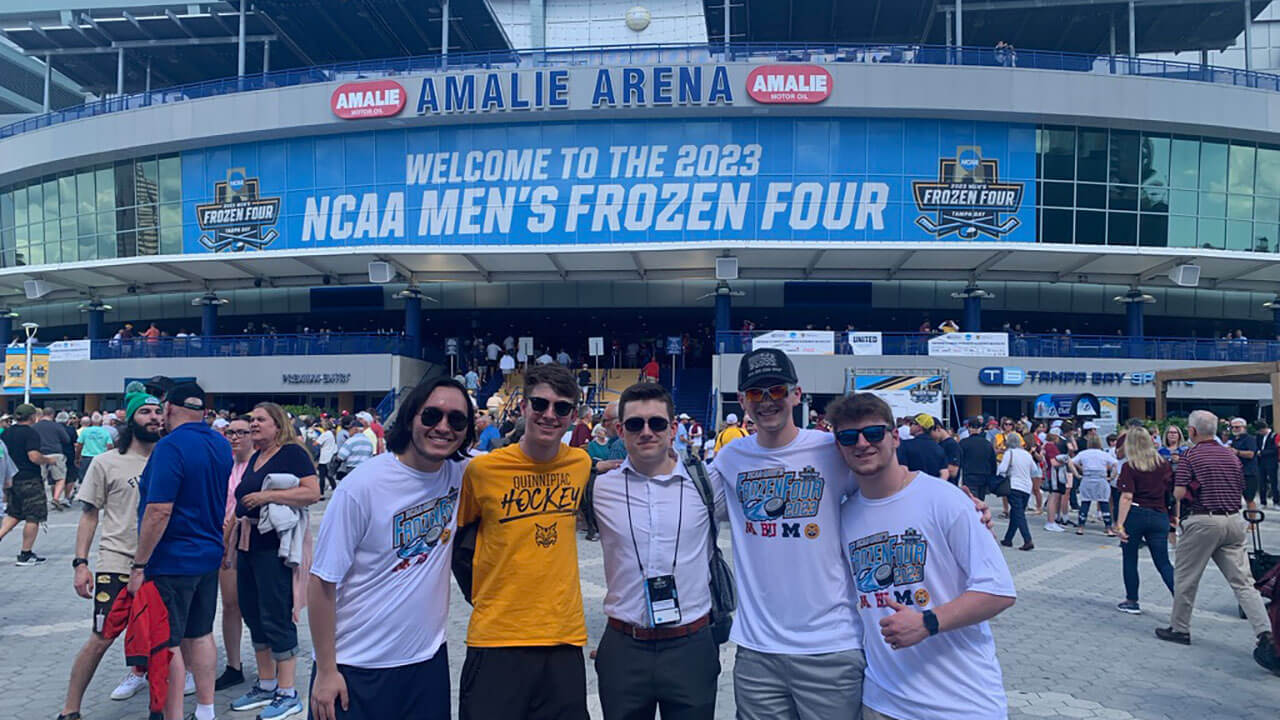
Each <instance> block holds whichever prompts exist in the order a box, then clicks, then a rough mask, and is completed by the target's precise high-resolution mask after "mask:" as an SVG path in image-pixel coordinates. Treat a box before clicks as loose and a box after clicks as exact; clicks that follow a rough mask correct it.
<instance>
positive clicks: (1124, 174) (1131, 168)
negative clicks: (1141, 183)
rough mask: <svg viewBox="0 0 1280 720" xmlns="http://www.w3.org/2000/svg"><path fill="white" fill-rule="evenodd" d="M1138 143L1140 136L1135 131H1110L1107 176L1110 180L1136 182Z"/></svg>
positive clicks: (1139, 160)
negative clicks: (1109, 160) (1108, 169)
mask: <svg viewBox="0 0 1280 720" xmlns="http://www.w3.org/2000/svg"><path fill="white" fill-rule="evenodd" d="M1140 145H1141V142H1140V138H1139V137H1138V133H1136V132H1128V131H1124V130H1112V131H1111V163H1110V172H1109V173H1108V178H1107V179H1108V180H1109V181H1110V182H1113V183H1120V184H1122V185H1137V184H1138V166H1139V164H1140V162H1141V157H1140V156H1141V152H1140V150H1139V147H1140Z"/></svg>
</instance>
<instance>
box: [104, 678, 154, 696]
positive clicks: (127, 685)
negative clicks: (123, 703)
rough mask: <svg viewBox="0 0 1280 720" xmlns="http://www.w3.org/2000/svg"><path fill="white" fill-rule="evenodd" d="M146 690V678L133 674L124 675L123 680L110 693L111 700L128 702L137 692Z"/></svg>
mask: <svg viewBox="0 0 1280 720" xmlns="http://www.w3.org/2000/svg"><path fill="white" fill-rule="evenodd" d="M146 689H147V676H146V675H138V674H135V673H133V672H127V673H125V674H124V679H123V680H121V681H120V684H119V685H117V686H116V689H115V690H112V691H111V699H112V700H128V699H129V698H131V697H133V696H134V695H137V694H138V693H139V692H141V691H143V690H146Z"/></svg>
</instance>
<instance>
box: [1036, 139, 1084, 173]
mask: <svg viewBox="0 0 1280 720" xmlns="http://www.w3.org/2000/svg"><path fill="white" fill-rule="evenodd" d="M1036 143H1037V144H1038V146H1039V147H1038V148H1037V150H1038V153H1037V156H1036V157H1037V160H1038V162H1039V165H1040V168H1039V170H1040V177H1042V178H1044V179H1046V180H1074V179H1075V176H1076V132H1075V130H1070V129H1067V130H1055V129H1052V128H1044V129H1042V130H1040V131H1039V132H1038V133H1036Z"/></svg>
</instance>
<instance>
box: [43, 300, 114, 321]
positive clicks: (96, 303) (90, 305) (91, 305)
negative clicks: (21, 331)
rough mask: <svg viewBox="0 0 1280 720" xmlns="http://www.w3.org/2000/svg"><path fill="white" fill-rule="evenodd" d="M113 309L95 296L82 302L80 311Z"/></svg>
mask: <svg viewBox="0 0 1280 720" xmlns="http://www.w3.org/2000/svg"><path fill="white" fill-rule="evenodd" d="M112 309H113V308H112V307H111V306H110V305H108V304H106V303H104V302H102V300H100V299H98V298H93V299H92V300H90V301H89V302H87V303H84V304H82V305H81V306H80V312H92V311H94V310H99V311H102V312H107V311H109V310H112ZM27 325H28V323H23V324H22V326H23V327H26V326H27Z"/></svg>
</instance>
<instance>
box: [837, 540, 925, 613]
mask: <svg viewBox="0 0 1280 720" xmlns="http://www.w3.org/2000/svg"><path fill="white" fill-rule="evenodd" d="M928 556H929V542H928V541H927V540H925V539H924V536H922V535H921V534H920V531H919V530H916V529H915V528H907V529H906V530H905V531H903V533H902V534H901V535H890V534H889V533H887V532H880V533H876V534H874V535H867V536H866V537H862V538H859V539H857V540H854V541H853V542H851V543H849V567H850V569H851V570H852V571H853V580H854V584H855V585H857V587H858V593H859V603H858V604H859V607H864V608H867V607H871V603H870V602H869V600H868V595H871V596H874V598H875V606H876V607H886V606H887V601H888V599H889V598H890V594H889V593H888V592H886V590H887V589H888V588H890V587H898V586H902V585H915V584H918V583H922V582H924V566H925V562H926V561H927V560H928ZM921 593H923V595H922V594H921ZM892 597H893V599H894V600H895V601H896V602H899V603H901V604H903V605H911V604H913V601H918V600H920V599H923V600H924V602H923V603H920V602H916V603H915V604H928V602H929V593H928V591H927V590H924V589H923V588H921V589H920V590H919V591H916V592H914V593H913V592H912V591H911V590H910V589H906V590H903V591H896V590H895V591H894V592H893V594H892Z"/></svg>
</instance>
